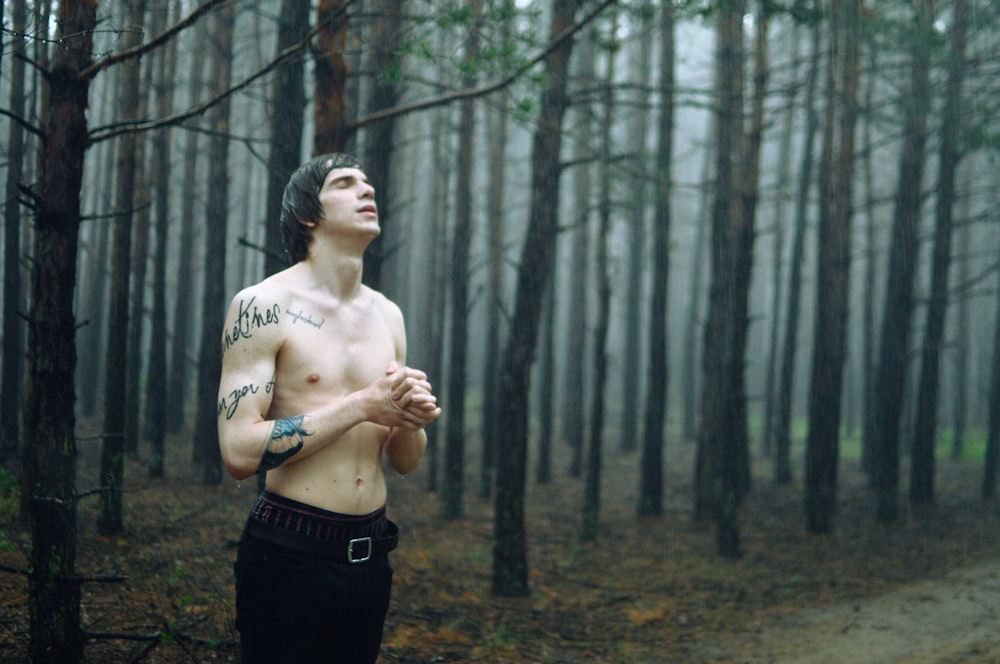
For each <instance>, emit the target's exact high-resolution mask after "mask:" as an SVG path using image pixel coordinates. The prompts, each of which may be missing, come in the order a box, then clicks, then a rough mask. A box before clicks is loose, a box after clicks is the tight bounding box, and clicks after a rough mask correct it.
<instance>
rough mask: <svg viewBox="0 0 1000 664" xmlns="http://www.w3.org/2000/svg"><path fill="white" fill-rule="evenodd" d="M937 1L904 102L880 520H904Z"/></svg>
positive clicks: (916, 43)
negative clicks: (905, 414)
mask: <svg viewBox="0 0 1000 664" xmlns="http://www.w3.org/2000/svg"><path fill="white" fill-rule="evenodd" d="M933 5H934V3H933V0H918V1H917V2H914V3H913V7H914V26H913V30H912V31H911V32H910V45H909V48H910V84H909V88H908V90H907V94H906V98H905V99H904V100H902V106H903V108H902V111H903V145H902V150H901V151H900V157H899V176H898V181H897V186H896V197H895V202H894V206H893V219H892V229H891V238H890V244H889V268H888V275H887V281H886V289H885V304H884V306H883V307H882V312H883V318H882V332H881V338H880V341H879V354H878V367H877V369H876V374H875V383H874V388H875V389H874V393H873V394H874V399H875V402H874V404H873V408H872V416H871V422H870V431H869V435H870V436H871V440H872V441H873V444H874V446H875V449H876V451H877V452H876V468H875V485H876V489H877V494H878V499H877V518H878V520H879V521H880V522H882V523H894V522H895V521H896V520H898V518H899V427H900V421H901V417H902V411H903V397H904V386H905V384H906V374H907V369H908V367H909V340H910V321H911V319H912V318H913V309H914V303H913V286H914V281H915V278H916V268H917V258H918V255H919V249H920V238H919V228H920V203H921V193H922V192H921V183H922V182H923V177H922V176H923V171H924V162H925V160H926V157H925V146H926V143H927V114H928V112H929V106H930V103H929V102H930V51H931V46H932V45H933V43H934V11H933V10H934V6H933Z"/></svg>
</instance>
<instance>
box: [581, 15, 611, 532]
mask: <svg viewBox="0 0 1000 664" xmlns="http://www.w3.org/2000/svg"><path fill="white" fill-rule="evenodd" d="M617 32H618V16H617V13H616V12H615V10H612V19H611V30H610V34H609V35H608V42H607V43H609V44H611V45H612V46H610V47H608V48H607V69H606V71H605V79H604V85H603V86H601V87H602V90H601V96H602V103H601V106H602V111H603V117H602V118H601V132H600V136H601V149H600V153H599V158H600V166H599V169H600V171H599V173H600V174H599V179H600V183H601V185H600V200H599V202H598V213H597V216H598V231H597V257H596V259H597V264H596V265H595V268H596V272H597V316H596V318H595V320H594V345H593V348H592V349H591V358H592V359H591V366H592V367H593V369H592V376H593V380H594V383H593V385H594V387H593V390H592V391H591V397H590V428H589V430H588V435H587V473H586V481H585V484H584V489H583V532H582V535H581V538H582V540H583V541H585V542H592V541H594V540H596V539H597V536H598V534H599V530H600V523H599V520H598V513H599V512H600V509H601V465H602V458H601V457H602V455H603V448H604V401H605V399H604V393H605V389H606V388H607V382H608V378H607V377H608V325H609V323H610V319H611V275H610V273H609V270H610V264H609V260H608V236H609V235H610V233H611V168H610V164H611V126H612V124H613V122H614V107H615V95H614V90H613V84H614V72H615V55H616V53H615V51H616V47H615V46H614V44H615V42H616V40H617V37H618V35H617Z"/></svg>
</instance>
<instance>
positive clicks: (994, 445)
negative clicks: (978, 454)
mask: <svg viewBox="0 0 1000 664" xmlns="http://www.w3.org/2000/svg"><path fill="white" fill-rule="evenodd" d="M996 294H997V297H996V314H995V319H994V321H993V349H992V354H993V363H992V365H991V368H990V376H989V379H990V392H989V395H988V396H987V405H988V408H987V412H988V413H989V416H988V422H987V428H986V463H984V464H983V485H982V497H983V500H990V499H992V498H994V497H996V494H997V469H998V468H1000V279H998V280H997V289H996Z"/></svg>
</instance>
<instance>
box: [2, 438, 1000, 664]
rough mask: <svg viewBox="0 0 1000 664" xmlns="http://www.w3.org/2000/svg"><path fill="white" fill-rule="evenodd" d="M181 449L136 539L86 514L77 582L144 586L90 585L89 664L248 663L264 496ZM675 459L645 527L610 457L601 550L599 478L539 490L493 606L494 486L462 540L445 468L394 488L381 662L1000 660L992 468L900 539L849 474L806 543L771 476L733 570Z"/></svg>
mask: <svg viewBox="0 0 1000 664" xmlns="http://www.w3.org/2000/svg"><path fill="white" fill-rule="evenodd" d="M171 442H172V444H173V446H172V447H171V449H170V453H169V455H168V464H167V475H168V479H166V480H157V481H151V480H148V479H146V467H145V464H144V463H143V462H142V461H140V460H132V461H130V462H129V463H128V464H127V469H126V475H127V479H126V484H127V489H128V492H127V494H126V495H125V505H126V514H125V520H126V532H125V533H123V534H122V535H121V536H119V537H110V538H108V537H102V536H99V535H97V534H96V527H95V526H96V512H97V500H96V498H95V497H93V496H89V497H86V498H84V499H83V500H82V501H81V504H80V509H79V522H80V539H79V552H78V557H77V569H78V571H79V572H80V573H81V574H83V575H86V576H98V575H121V576H123V577H125V580H124V581H122V582H120V583H89V584H86V585H85V586H84V595H83V602H82V614H83V622H84V626H85V629H86V630H87V632H88V633H91V634H95V635H103V637H102V638H95V639H92V640H89V641H88V643H87V646H86V655H87V661H90V662H116V663H117V662H164V663H174V662H232V661H237V651H238V646H237V643H238V638H237V637H238V635H237V633H236V632H235V630H234V628H233V626H232V625H233V606H234V601H233V589H232V587H233V579H232V562H233V559H234V557H235V553H236V542H237V540H238V538H239V536H240V531H241V528H242V525H243V521H244V519H245V517H246V514H247V511H248V509H249V507H250V505H251V504H252V503H253V501H254V499H255V497H256V483H255V482H244V483H242V484H240V483H236V482H233V481H231V480H229V479H228V478H226V480H225V481H224V482H223V483H222V485H221V486H218V487H214V488H204V487H202V486H201V484H200V471H199V470H198V469H197V468H196V467H193V466H191V465H190V464H188V463H187V462H186V457H187V455H188V451H187V448H184V449H183V451H182V448H181V444H182V443H181V439H179V438H178V439H175V440H173V441H171ZM668 452H669V453H668V460H667V468H668V472H667V478H666V479H667V483H666V486H667V499H666V511H665V514H664V516H662V517H660V518H655V519H644V520H637V519H636V518H635V517H634V513H635V508H634V506H635V503H636V485H637V479H636V478H637V466H638V455H637V454H636V453H628V454H625V453H619V452H617V451H610V450H609V451H608V452H607V454H606V457H605V458H606V460H605V464H604V483H603V503H604V509H603V510H602V514H601V524H602V529H603V533H602V536H601V538H600V539H599V541H597V542H595V543H588V544H583V543H581V542H580V539H579V536H578V534H579V530H580V525H579V524H580V516H579V514H580V504H581V492H582V489H581V484H582V483H581V481H580V480H575V479H571V478H569V477H566V476H564V475H560V476H559V477H557V478H556V479H554V480H553V481H552V482H551V483H549V484H547V485H536V484H534V483H533V482H530V481H529V489H528V496H527V533H528V535H527V537H528V540H529V542H528V555H529V566H530V585H531V591H532V592H531V594H530V596H528V597H525V598H519V599H509V598H508V599H505V598H496V597H493V596H492V595H491V593H490V586H491V575H492V569H491V561H492V543H491V542H492V528H493V518H492V503H491V502H490V501H486V500H482V499H480V498H478V497H476V496H475V494H476V492H477V488H478V487H477V485H476V483H475V482H474V481H472V480H471V479H470V482H469V485H468V486H469V487H470V488H469V489H467V491H466V493H467V500H466V509H465V516H464V517H463V518H461V519H459V520H457V521H451V522H444V521H442V520H441V518H440V517H439V513H440V510H439V502H438V497H437V495H436V494H432V493H428V492H427V491H426V490H425V487H426V469H422V470H418V471H417V472H416V473H414V474H413V476H411V477H410V478H407V479H403V478H399V477H397V476H392V477H390V480H389V483H390V487H389V493H390V497H389V516H390V517H391V518H392V519H393V520H395V521H397V522H398V523H399V524H400V527H401V529H402V532H403V537H402V539H401V544H400V547H399V549H397V550H396V552H394V553H393V554H392V563H393V566H394V568H395V578H394V585H393V600H392V605H391V607H390V610H389V616H388V618H387V621H386V632H385V639H384V642H383V649H382V652H383V656H382V660H381V661H382V662H384V663H391V662H405V663H414V664H420V663H430V662H470V663H471V662H518V663H521V662H539V663H544V662H550V663H555V662H566V663H569V662H574V663H575V662H622V663H628V662H636V663H638V662H644V663H645V662H649V663H654V662H747V663H750V662H886V663H889V662H907V663H912V662H997V661H1000V615H998V614H997V610H998V607H1000V508H998V506H997V505H995V504H988V505H984V504H983V503H982V502H981V501H980V500H979V498H978V488H979V484H980V481H981V470H980V467H979V464H978V463H972V462H952V461H946V460H942V461H939V468H938V486H937V489H938V496H939V499H938V502H937V504H936V505H935V506H933V507H929V508H925V509H920V510H917V509H914V508H911V507H909V506H908V505H905V500H904V514H903V518H902V520H901V522H900V523H899V524H898V525H896V526H894V527H891V528H884V527H881V526H879V525H878V524H877V523H876V522H875V520H874V508H873V506H872V504H871V503H872V494H871V492H870V490H868V489H867V488H866V486H865V481H864V478H863V476H862V475H861V474H860V473H859V472H858V471H857V469H856V468H855V467H854V466H853V465H852V464H850V463H846V462H845V463H843V464H842V468H841V473H840V475H841V489H840V496H839V501H838V503H839V507H838V515H837V523H838V527H837V531H836V533H835V534H833V535H830V536H816V535H809V534H807V533H806V532H805V529H804V525H803V524H804V519H803V516H802V489H801V485H800V484H798V483H796V484H793V485H792V486H788V487H776V486H774V485H773V484H772V483H771V482H770V481H769V479H768V477H769V473H767V472H765V471H764V470H763V469H762V470H761V472H760V476H759V477H757V478H756V480H755V481H756V484H755V487H754V489H753V491H752V493H751V495H750V497H749V499H748V500H747V502H746V505H745V506H744V508H743V511H742V515H741V522H742V549H743V555H742V556H741V557H740V558H739V559H736V560H729V559H722V558H719V557H718V556H717V555H716V553H715V536H714V531H713V529H712V528H710V527H708V526H706V525H704V524H699V523H697V522H695V521H694V520H692V518H691V516H690V513H691V508H690V507H691V506H690V504H691V498H690V496H691V477H690V476H691V468H692V464H691V447H690V446H689V445H679V444H677V443H672V444H671V447H670V448H669V450H668ZM557 453H558V454H557V455H556V458H557V459H561V458H565V457H566V450H565V449H564V448H563V449H559V450H557ZM98 456H99V454H98V450H97V449H96V443H92V442H82V443H81V451H80V465H79V475H80V482H79V487H80V491H81V492H83V491H86V490H89V489H92V488H93V487H94V485H95V484H96V476H97V472H96V470H97V468H96V464H97V458H98ZM470 465H471V464H470ZM761 465H762V466H763V464H761ZM557 468H559V464H558V462H557ZM560 470H561V468H560ZM471 475H473V473H472V472H471V471H470V476H471ZM529 477H531V474H529ZM903 477H905V474H904V475H903ZM12 511H13V510H12V509H11V507H10V505H9V501H8V504H7V508H6V510H0V512H2V513H0V565H2V566H4V567H6V568H19V569H23V568H26V566H27V557H26V550H27V546H28V544H27V540H28V537H29V535H28V533H27V531H26V530H24V529H23V528H20V527H18V526H17V525H16V524H15V522H14V519H13V514H12ZM27 614H28V600H27V583H26V580H25V577H24V576H21V575H17V574H13V573H9V572H0V661H3V662H21V661H24V660H25V659H26V651H27V639H28V636H27ZM125 635H128V638H123V637H124V636H125ZM109 637H114V638H109Z"/></svg>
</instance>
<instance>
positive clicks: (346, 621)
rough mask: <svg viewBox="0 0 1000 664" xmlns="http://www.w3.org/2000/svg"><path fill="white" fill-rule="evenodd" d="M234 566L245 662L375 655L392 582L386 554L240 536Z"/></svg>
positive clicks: (352, 663) (299, 662)
mask: <svg viewBox="0 0 1000 664" xmlns="http://www.w3.org/2000/svg"><path fill="white" fill-rule="evenodd" d="M235 571H236V629H238V630H239V632H240V650H241V653H242V659H241V661H242V662H244V664H253V663H255V662H266V663H268V664H274V663H277V662H289V663H294V664H308V663H311V662H323V663H324V664H331V663H334V662H343V663H344V664H356V663H363V662H375V660H376V659H377V658H378V654H379V647H380V645H381V643H382V625H383V623H384V622H385V615H386V612H387V611H388V609H389V592H390V590H391V588H392V567H391V566H390V564H389V557H388V555H385V554H383V555H380V556H374V557H372V559H371V560H368V561H366V562H364V563H349V562H346V561H343V562H342V561H333V560H328V559H324V558H318V557H316V556H311V555H307V554H303V553H299V552H297V551H292V550H290V549H287V548H285V547H282V546H279V545H276V544H272V543H270V542H265V541H262V540H260V539H257V538H254V537H252V536H249V535H244V537H243V539H242V540H241V541H240V545H239V550H238V553H237V556H236V565H235Z"/></svg>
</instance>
